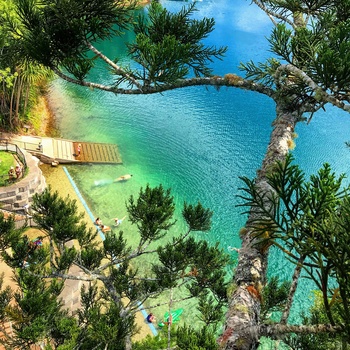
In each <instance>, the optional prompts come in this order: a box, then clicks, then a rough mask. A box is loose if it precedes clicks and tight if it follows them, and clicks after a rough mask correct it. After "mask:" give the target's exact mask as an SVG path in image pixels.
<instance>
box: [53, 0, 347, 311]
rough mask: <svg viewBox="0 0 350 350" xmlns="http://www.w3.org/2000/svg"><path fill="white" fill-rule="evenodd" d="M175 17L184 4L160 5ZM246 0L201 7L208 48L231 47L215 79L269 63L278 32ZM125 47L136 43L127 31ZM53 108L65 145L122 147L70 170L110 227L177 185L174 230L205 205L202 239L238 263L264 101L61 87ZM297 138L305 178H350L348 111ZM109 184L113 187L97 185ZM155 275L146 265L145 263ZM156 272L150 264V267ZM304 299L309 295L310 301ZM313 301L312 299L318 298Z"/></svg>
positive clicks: (299, 305)
mask: <svg viewBox="0 0 350 350" xmlns="http://www.w3.org/2000/svg"><path fill="white" fill-rule="evenodd" d="M161 3H162V4H163V5H164V6H166V7H167V8H169V9H170V10H172V11H178V10H179V9H180V8H181V6H183V4H184V2H181V1H161ZM249 3H250V2H247V1H244V0H236V1H234V2H233V1H230V0H216V1H206V0H203V1H200V2H198V3H197V5H198V6H197V7H198V11H197V12H195V14H194V15H195V16H196V17H198V18H200V17H203V16H209V17H214V18H215V20H216V29H215V31H214V33H212V35H210V37H209V38H208V39H207V42H208V43H209V44H210V45H217V46H220V45H226V46H228V52H227V54H226V57H225V59H224V60H223V61H216V62H215V63H214V64H213V68H214V72H215V73H216V74H225V73H239V70H238V68H237V67H238V65H239V63H240V62H247V61H248V60H254V61H256V62H257V61H264V60H265V59H266V58H267V57H269V52H268V44H267V41H266V40H265V37H266V36H268V34H269V31H270V29H271V23H270V21H269V19H268V18H267V17H266V16H265V15H264V14H262V13H261V12H260V10H259V9H258V8H256V7H254V6H249ZM125 40H132V35H130V34H128V35H127V36H126V38H125ZM98 48H99V49H100V50H102V51H103V53H104V54H106V55H107V56H110V57H112V58H114V57H115V56H117V55H119V57H120V61H119V63H128V59H127V57H126V55H125V47H124V39H118V40H115V41H113V42H104V43H101V44H100V45H99V46H98ZM89 79H90V80H96V79H100V81H102V82H110V81H112V79H113V77H111V76H110V75H108V73H107V74H106V73H105V70H104V66H103V65H100V66H97V67H96V69H95V70H94V71H93V73H92V74H91V76H90V77H89ZM50 99H51V104H52V106H53V107H54V109H55V112H56V116H57V124H58V127H59V129H60V131H61V134H62V137H64V138H67V139H74V140H81V141H95V142H110V143H116V144H118V146H119V150H120V153H121V156H122V159H123V164H122V165H83V166H69V167H67V168H68V170H69V172H70V174H71V175H72V176H73V178H74V180H75V182H76V184H77V185H78V187H79V189H80V191H81V192H82V194H83V196H84V198H85V200H86V202H87V203H88V205H89V207H90V209H91V210H92V212H93V213H94V214H95V215H96V216H100V217H101V218H102V220H103V222H104V223H105V224H107V225H111V224H112V223H113V221H112V218H114V217H123V216H124V215H126V209H125V202H126V200H127V199H128V198H129V196H130V195H134V196H137V194H138V192H139V189H140V187H142V186H143V187H145V186H146V184H147V183H148V184H150V185H151V186H157V185H159V184H160V183H161V184H163V186H164V187H165V188H171V189H172V194H173V196H174V198H175V202H176V205H177V212H176V216H177V218H178V220H179V225H177V227H176V229H175V231H176V232H177V233H180V232H183V230H184V228H185V227H184V225H183V223H181V215H180V214H181V207H182V205H183V202H184V201H187V202H189V203H196V202H197V201H198V200H200V201H201V203H202V204H203V205H204V206H206V207H209V208H211V210H213V212H214V215H213V225H212V230H211V231H210V232H209V233H205V234H198V235H197V237H198V238H205V239H207V240H209V241H210V242H213V243H214V242H216V241H219V242H220V245H221V247H222V248H223V249H224V250H225V251H227V252H228V253H230V254H231V256H232V261H234V260H235V259H236V258H237V256H236V253H235V252H232V251H230V250H229V247H239V246H240V240H239V238H238V232H239V229H240V228H241V227H242V226H244V223H245V217H244V216H243V215H241V209H240V208H237V204H239V201H238V198H237V197H236V195H237V193H238V191H239V187H241V186H242V182H241V181H240V180H239V176H248V177H251V178H252V177H254V176H255V173H256V170H257V169H258V168H259V167H260V166H261V162H262V159H263V157H264V154H265V151H266V148H267V144H268V141H269V136H270V132H271V130H272V129H271V123H272V121H273V119H274V116H275V109H274V108H275V107H274V104H273V103H272V101H271V100H269V99H268V98H266V97H265V96H262V95H259V94H256V93H250V92H246V91H240V90H238V89H226V88H222V89H221V90H220V91H216V90H215V89H214V88H208V89H207V88H204V87H193V88H186V89H180V90H177V91H170V92H166V93H164V94H162V95H151V96H126V95H125V96H124V95H118V96H115V95H113V94H111V93H107V92H102V91H97V90H95V91H91V90H89V89H84V88H81V87H78V86H74V85H71V84H69V83H66V82H64V81H62V80H56V81H55V82H54V83H53V84H52V87H51V92H50ZM296 132H297V133H298V135H299V138H297V139H296V144H297V147H296V149H295V151H294V155H295V157H296V161H297V162H298V163H299V164H300V165H301V167H302V169H303V170H304V171H305V172H306V173H307V174H310V173H313V172H316V171H317V170H318V169H319V168H320V167H321V166H322V164H323V163H324V162H328V163H330V164H331V165H332V167H333V168H334V169H335V171H336V172H338V173H340V172H345V173H348V172H349V167H350V165H349V158H350V150H349V149H347V148H346V147H345V145H344V142H345V141H347V140H350V122H349V116H348V114H345V113H342V112H339V111H337V110H335V109H332V108H328V109H327V113H324V112H321V113H318V114H317V115H315V116H314V117H313V120H312V122H311V123H310V125H306V124H302V125H299V126H298V127H297V129H296ZM127 173H128V174H133V178H132V179H131V180H130V181H128V182H125V183H114V184H111V181H112V180H113V179H114V178H117V177H118V176H120V175H123V174H127ZM99 180H105V182H106V183H107V184H106V185H105V186H95V181H99ZM121 228H122V229H123V230H124V233H125V235H126V237H127V238H128V241H129V242H130V243H131V244H135V242H136V241H137V233H136V231H135V229H134V228H133V227H131V225H130V223H128V222H127V220H125V221H124V222H123V224H122V227H121ZM145 266H146V267H145V268H146V269H147V265H145ZM148 266H149V265H148ZM269 273H270V274H278V275H279V276H281V278H282V279H283V278H287V277H289V276H290V274H291V266H290V265H289V264H287V263H286V262H285V261H284V260H283V259H282V256H281V254H280V253H279V252H277V251H273V252H272V254H271V259H270V263H269ZM307 288H308V289H310V286H308V285H307V283H306V282H304V283H303V284H302V285H301V287H299V289H298V300H297V302H296V304H295V305H294V313H293V315H294V316H293V317H296V315H297V312H298V310H300V309H303V308H305V306H306V305H309V304H310V300H309V299H308V295H309V291H308V290H307ZM305 295H306V297H305ZM310 295H311V294H310Z"/></svg>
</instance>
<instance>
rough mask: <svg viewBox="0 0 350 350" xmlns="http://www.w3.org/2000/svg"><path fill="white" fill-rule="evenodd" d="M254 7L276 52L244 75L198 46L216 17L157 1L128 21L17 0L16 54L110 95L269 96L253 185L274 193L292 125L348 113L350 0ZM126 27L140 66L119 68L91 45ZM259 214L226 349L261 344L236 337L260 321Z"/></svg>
mask: <svg viewBox="0 0 350 350" xmlns="http://www.w3.org/2000/svg"><path fill="white" fill-rule="evenodd" d="M115 3H116V5H115V6H114V4H115ZM252 3H254V4H255V5H257V6H258V7H259V8H260V9H261V10H262V11H263V12H265V13H266V15H267V16H268V17H269V18H270V19H271V21H272V22H273V24H274V28H273V30H272V32H271V35H270V37H269V39H268V41H269V44H270V51H271V53H272V55H271V57H270V58H269V59H267V60H266V62H262V63H255V62H252V61H249V62H247V63H242V64H241V66H240V68H241V70H242V72H243V73H244V74H245V76H239V75H236V74H229V73H228V74H226V75H225V76H217V75H211V71H210V70H209V69H208V63H210V61H211V60H212V59H215V58H221V57H222V55H223V54H224V52H225V48H214V47H206V46H205V45H204V44H203V43H202V39H204V38H205V37H206V36H207V35H209V34H210V32H211V31H212V30H213V28H214V21H213V20H212V19H206V18H205V19H202V20H193V19H192V18H191V15H192V13H193V11H194V10H195V8H194V5H193V4H190V5H189V6H188V7H184V8H183V10H181V11H180V12H179V13H178V14H172V13H169V12H168V11H166V10H165V9H163V8H162V7H161V6H160V4H159V3H158V2H157V1H153V2H152V3H151V5H150V6H149V12H148V16H147V17H144V16H139V17H138V19H137V21H136V23H131V18H132V16H131V15H130V13H129V12H128V10H129V9H131V8H133V6H129V5H125V4H124V2H123V1H117V2H115V1H114V0H103V1H96V0H84V1H77V0H67V1H65V2H61V1H54V0H44V1H42V2H41V3H40V6H38V5H37V4H36V3H35V2H34V1H30V0H17V4H18V7H17V12H18V15H19V16H20V18H21V23H20V26H19V29H18V33H20V34H21V35H20V37H19V38H20V40H18V46H17V52H18V54H20V55H24V56H25V57H27V58H28V59H29V60H32V61H35V62H38V63H40V64H43V65H44V66H46V67H49V68H50V69H52V70H53V71H54V72H55V73H56V74H57V75H58V76H60V77H61V78H63V79H65V80H67V81H69V82H72V83H75V84H79V85H82V86H86V87H90V88H98V89H102V90H105V91H110V92H112V93H115V94H118V93H119V94H135V95H136V94H146V93H160V92H163V91H166V90H170V89H175V88H183V87H187V86H197V85H205V86H214V87H216V88H218V87H220V86H228V87H235V88H239V89H245V90H249V91H252V92H258V93H262V94H264V95H266V96H268V97H270V98H271V99H272V100H273V101H274V102H275V104H276V119H275V121H274V123H273V130H272V133H271V139H270V143H269V145H268V149H267V153H266V156H265V159H264V161H263V164H262V167H261V169H260V170H259V172H258V174H257V178H256V185H257V188H258V190H257V191H260V189H261V190H262V191H263V192H264V191H265V190H270V191H272V189H271V187H270V186H269V184H268V183H267V181H266V174H267V173H268V172H269V170H270V169H271V167H272V165H273V164H274V163H275V161H276V160H279V161H283V160H284V159H285V157H286V154H287V153H288V151H289V148H290V147H291V145H292V144H293V135H294V127H295V125H296V124H297V123H298V122H301V121H306V120H307V121H308V122H310V121H311V119H312V117H313V115H314V113H315V112H316V111H319V110H320V109H325V107H326V105H327V104H331V105H334V106H336V107H338V108H340V109H343V110H345V111H349V109H350V106H349V96H350V95H349V81H350V79H349V72H350V71H349V65H348V62H349V52H350V50H349V45H350V44H349V43H350V40H349V33H350V31H349V25H350V22H349V18H350V16H349V14H350V13H349V12H350V6H349V1H348V0H336V1H330V0H313V1H309V0H252ZM114 25H115V26H114ZM126 27H131V28H132V29H133V30H134V31H135V33H136V38H135V41H134V42H132V43H130V45H129V56H130V59H131V60H134V62H135V63H136V64H135V65H134V66H133V68H131V67H129V66H125V67H123V66H121V65H120V64H118V58H108V57H106V56H105V55H104V54H103V53H102V52H100V51H98V50H97V49H96V47H95V43H96V42H97V41H98V40H104V39H108V38H110V37H111V36H113V35H122V31H120V28H126ZM67 38H70V40H69V41H67ZM89 53H90V54H89ZM91 54H92V55H93V57H92V56H91ZM97 59H101V60H103V61H104V62H106V63H107V65H108V66H109V69H108V70H106V73H108V74H109V73H110V72H112V73H113V74H114V75H115V79H114V80H113V84H111V85H105V84H103V83H101V82H100V81H96V82H95V81H89V80H88V78H87V77H88V72H89V70H90V69H91V68H92V67H93V65H94V63H95V62H96V60H97ZM271 195H272V194H271ZM261 215H262V214H261V213H259V212H255V211H254V212H252V213H251V214H250V215H249V218H248V221H247V224H246V227H245V228H244V229H243V230H242V233H244V235H242V248H241V249H240V259H239V264H238V266H237V269H236V273H235V283H236V286H237V288H235V289H234V292H233V294H232V296H231V298H230V312H229V313H227V322H226V326H225V329H224V332H223V339H225V343H222V346H223V347H226V348H227V349H236V348H240V349H254V348H256V347H257V346H258V344H259V342H258V337H255V334H253V335H251V334H250V335H249V334H243V336H242V332H241V330H242V329H247V328H249V327H250V326H252V325H253V326H254V325H259V320H260V315H259V310H260V305H261V298H257V297H256V296H257V294H259V293H261V290H262V289H263V286H264V285H265V284H266V266H267V258H268V252H269V249H268V247H269V245H265V249H260V248H259V246H260V245H261V244H263V243H264V242H259V241H260V240H261V239H262V237H257V236H256V235H255V234H254V229H253V228H252V227H251V225H250V223H251V222H254V220H255V216H257V217H259V216H261ZM257 243H258V244H257ZM302 257H303V256H301V258H302ZM325 268H326V267H325ZM243 333H244V332H243Z"/></svg>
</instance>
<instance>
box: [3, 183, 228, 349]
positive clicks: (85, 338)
mask: <svg viewBox="0 0 350 350" xmlns="http://www.w3.org/2000/svg"><path fill="white" fill-rule="evenodd" d="M32 209H33V218H34V220H35V221H36V223H37V224H38V227H39V228H40V229H41V230H42V231H43V237H40V239H42V240H43V245H42V246H40V248H38V247H37V246H35V245H34V244H33V242H31V241H30V240H29V239H28V237H27V236H25V235H23V232H22V231H16V230H15V228H14V221H13V219H12V218H10V219H9V220H8V221H6V220H4V218H3V217H2V216H1V215H0V227H2V226H3V231H0V232H1V235H0V237H1V241H0V242H1V247H2V257H3V259H4V261H6V263H7V264H8V265H9V266H11V267H13V268H14V269H16V271H17V272H18V278H17V281H18V284H19V286H20V289H19V290H20V292H18V293H17V294H15V298H16V301H17V303H18V307H17V306H16V307H13V308H11V309H6V307H5V305H3V308H2V310H3V311H2V312H3V317H7V318H9V319H10V320H12V321H13V322H15V323H16V324H17V323H18V328H17V330H18V332H17V333H16V337H15V338H14V339H13V344H14V342H18V344H34V343H36V342H38V341H39V340H44V339H45V340H51V341H52V342H53V343H54V344H56V345H57V346H58V348H59V349H69V348H75V347H76V346H77V344H79V348H80V349H93V348H99V347H101V348H105V347H108V348H109V349H116V350H124V349H125V347H126V344H127V343H128V342H129V341H130V337H131V336H132V335H133V334H134V332H135V325H134V318H135V312H136V311H137V310H138V308H139V303H140V301H142V302H145V301H146V300H147V299H148V298H150V297H153V296H157V295H159V294H161V293H162V292H168V291H169V290H172V289H173V288H177V287H183V288H182V290H183V291H184V294H185V295H184V299H190V298H197V299H198V309H199V311H200V312H201V313H202V316H200V319H201V321H202V322H203V323H204V324H205V325H206V326H210V329H211V330H214V329H216V326H217V325H218V322H219V321H220V319H221V318H222V316H223V309H224V308H225V307H226V306H227V296H226V286H227V282H226V281H225V266H226V265H227V263H228V262H229V259H228V257H227V256H226V254H224V253H223V251H222V250H221V249H219V247H218V245H215V246H213V247H212V246H210V245H209V244H208V243H207V242H206V241H200V240H196V239H194V237H191V236H189V234H190V233H191V232H192V230H193V231H197V230H199V229H205V230H208V229H209V228H210V219H211V215H212V213H211V211H210V210H208V209H206V208H204V207H202V205H201V204H200V203H198V204H196V205H194V206H193V205H187V204H185V205H184V210H183V215H184V219H186V220H185V221H186V222H187V223H188V229H187V231H186V232H185V233H184V234H183V235H179V236H178V237H172V239H171V240H170V242H169V243H167V244H164V245H163V246H160V247H159V248H158V249H157V250H150V249H149V248H148V247H149V245H150V244H151V243H153V242H157V241H158V240H159V238H164V236H165V235H166V234H168V230H169V229H170V228H171V227H172V226H173V225H174V224H175V221H174V220H173V214H174V210H175V205H174V201H173V197H172V196H171V193H170V190H164V189H163V187H162V186H161V185H160V186H158V187H155V188H150V187H149V186H148V185H147V186H146V188H145V189H142V188H141V190H140V193H139V196H138V198H134V197H130V199H129V201H128V203H127V209H128V212H129V215H130V221H131V222H132V223H133V224H135V225H136V226H137V227H138V233H139V237H140V240H139V244H138V246H137V248H136V249H134V250H133V249H131V247H130V246H128V244H127V242H126V240H125V239H124V234H123V231H119V232H118V234H116V233H114V232H113V231H112V232H110V233H108V234H107V236H106V239H105V240H104V242H103V243H102V242H99V241H97V240H95V238H96V233H93V232H92V231H91V230H88V229H87V228H86V224H85V223H83V222H82V221H81V219H82V216H81V214H78V213H77V207H76V203H75V201H73V200H71V199H70V198H69V197H68V198H66V199H62V198H61V197H59V196H58V193H57V192H54V193H52V192H51V191H50V188H48V189H46V190H45V191H44V192H43V193H42V194H40V195H39V194H37V195H35V196H34V199H33V206H32ZM6 225H8V226H6ZM73 240H74V245H71V242H72V241H73ZM69 241H70V242H69ZM68 242H69V246H68V245H67V243H68ZM143 254H157V255H158V259H157V260H156V262H155V263H153V264H152V265H151V264H150V266H149V270H148V272H147V275H146V273H142V274H141V273H140V272H139V270H138V268H137V267H138V265H139V263H138V262H137V258H138V257H139V256H141V255H143ZM73 266H75V267H78V268H79V276H77V275H75V274H74V272H73V270H72V269H71V267H73ZM66 279H73V280H76V279H78V280H81V281H82V283H83V287H82V290H81V304H82V307H81V308H80V309H79V310H78V311H77V321H76V322H75V321H74V319H71V318H70V317H69V315H68V314H66V313H64V312H63V311H62V309H61V306H62V305H61V304H60V302H59V301H58V299H57V298H58V296H59V295H60V292H61V290H62V287H63V284H64V281H65V280H66ZM1 295H3V300H4V302H3V304H5V301H6V298H7V297H9V296H8V295H7V294H6V293H5V292H4V294H0V305H2V303H1ZM43 305H47V308H45V310H42V307H43ZM39 306H41V308H39ZM151 307H152V306H151ZM0 311H1V310H0ZM20 315H24V316H23V317H24V318H25V319H27V318H28V320H30V322H29V321H28V322H27V321H26V320H24V321H26V322H24V321H23V320H22V319H20ZM70 326H71V327H70ZM49 327H51V328H49ZM7 344H9V343H8V341H7ZM11 344H12V343H11ZM16 344H17V343H16Z"/></svg>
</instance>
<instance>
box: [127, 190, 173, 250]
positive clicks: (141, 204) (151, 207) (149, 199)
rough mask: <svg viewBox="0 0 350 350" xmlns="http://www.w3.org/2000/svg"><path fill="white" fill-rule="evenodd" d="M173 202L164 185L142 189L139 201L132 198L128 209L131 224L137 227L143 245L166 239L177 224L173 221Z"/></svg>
mask: <svg viewBox="0 0 350 350" xmlns="http://www.w3.org/2000/svg"><path fill="white" fill-rule="evenodd" d="M173 201H174V198H173V197H171V196H170V190H169V189H168V190H164V189H163V186H162V185H159V186H158V187H155V188H153V189H151V188H150V187H149V185H147V186H146V188H145V190H143V188H141V190H140V193H139V197H138V199H137V201H136V200H135V199H134V197H133V196H131V197H130V199H129V201H128V204H127V207H126V208H127V210H128V213H129V217H130V221H131V223H133V224H136V225H137V228H138V230H139V232H140V235H141V242H142V244H144V243H145V242H149V241H153V240H158V239H160V238H162V237H164V236H165V235H166V233H167V230H169V229H170V228H171V227H172V226H173V225H174V224H175V222H176V221H171V218H172V216H173V214H174V210H175V205H174V203H173Z"/></svg>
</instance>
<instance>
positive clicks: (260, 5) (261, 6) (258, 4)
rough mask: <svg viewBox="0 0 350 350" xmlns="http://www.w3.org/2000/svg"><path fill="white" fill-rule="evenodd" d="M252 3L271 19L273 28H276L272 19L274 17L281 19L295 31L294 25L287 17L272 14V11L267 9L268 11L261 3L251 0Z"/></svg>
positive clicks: (275, 13)
mask: <svg viewBox="0 0 350 350" xmlns="http://www.w3.org/2000/svg"><path fill="white" fill-rule="evenodd" d="M253 2H254V4H255V5H257V6H258V7H260V8H261V9H262V10H263V11H264V12H265V13H266V14H267V15H268V16H269V18H270V19H271V21H272V23H273V24H274V25H275V26H277V23H276V21H275V19H274V17H275V18H278V19H281V20H282V21H284V22H286V23H288V24H289V25H290V26H291V27H293V28H294V29H296V26H295V24H294V23H293V22H292V21H290V20H289V19H288V17H285V16H282V15H280V14H279V13H277V12H273V11H271V10H269V9H268V8H267V7H266V6H265V5H264V4H263V3H261V1H259V0H253Z"/></svg>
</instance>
